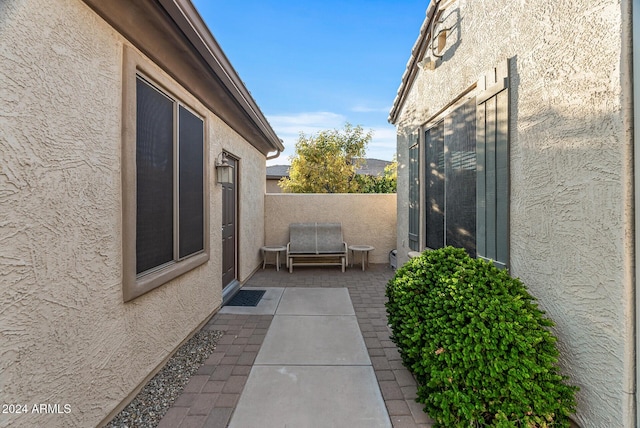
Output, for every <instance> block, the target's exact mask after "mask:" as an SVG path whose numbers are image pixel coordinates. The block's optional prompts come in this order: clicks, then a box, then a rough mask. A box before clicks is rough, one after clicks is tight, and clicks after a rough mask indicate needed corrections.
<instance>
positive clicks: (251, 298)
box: [225, 290, 267, 306]
mask: <svg viewBox="0 0 640 428" xmlns="http://www.w3.org/2000/svg"><path fill="white" fill-rule="evenodd" d="M266 291H267V290H240V291H238V292H237V293H236V295H235V296H233V298H232V299H231V300H229V303H227V304H226V305H225V306H258V302H260V299H262V296H263V295H264V293H265V292H266Z"/></svg>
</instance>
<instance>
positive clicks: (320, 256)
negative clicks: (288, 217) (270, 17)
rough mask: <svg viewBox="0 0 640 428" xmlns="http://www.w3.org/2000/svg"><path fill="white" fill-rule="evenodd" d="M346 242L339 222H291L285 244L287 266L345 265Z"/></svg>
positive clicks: (290, 267)
mask: <svg viewBox="0 0 640 428" xmlns="http://www.w3.org/2000/svg"><path fill="white" fill-rule="evenodd" d="M347 257H348V255H347V244H346V242H344V241H343V240H342V225H341V224H340V223H291V224H290V225H289V243H288V244H287V266H288V267H289V273H291V272H293V266H294V265H295V266H312V265H324V266H342V272H344V269H345V266H346V265H347Z"/></svg>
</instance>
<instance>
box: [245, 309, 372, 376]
mask: <svg viewBox="0 0 640 428" xmlns="http://www.w3.org/2000/svg"><path fill="white" fill-rule="evenodd" d="M255 364H283V365H300V364H306V365H369V364H371V361H370V360H369V355H368V353H367V348H366V346H365V344H364V341H363V340H362V335H361V333H360V330H359V328H358V322H357V320H356V317H355V316H344V315H334V316H301V315H297V316H291V315H280V316H278V315H277V316H275V317H274V319H273V322H272V323H271V328H270V329H269V332H268V333H267V337H266V338H265V340H264V343H263V344H262V348H261V349H260V352H259V353H258V357H257V358H256V361H255Z"/></svg>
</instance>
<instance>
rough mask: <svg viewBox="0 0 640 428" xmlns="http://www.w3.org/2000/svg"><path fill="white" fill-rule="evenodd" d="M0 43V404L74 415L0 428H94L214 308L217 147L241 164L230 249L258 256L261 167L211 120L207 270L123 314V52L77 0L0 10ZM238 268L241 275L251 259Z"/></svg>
mask: <svg viewBox="0 0 640 428" xmlns="http://www.w3.org/2000/svg"><path fill="white" fill-rule="evenodd" d="M0 40H2V43H0V82H2V84H1V85H0V153H1V157H2V162H0V213H1V214H0V403H15V404H26V405H28V406H32V405H34V404H40V403H48V404H60V405H64V404H69V405H70V410H71V412H70V413H69V414H62V415H59V414H49V415H37V414H27V415H7V414H1V415H0V427H8V426H11V427H33V426H47V427H68V426H78V427H80V426H82V427H87V426H95V425H97V424H98V423H99V422H100V421H101V420H102V419H103V418H105V417H106V416H107V415H108V414H109V412H111V411H112V410H113V409H114V408H115V407H116V406H118V405H119V403H120V402H121V401H122V400H123V399H125V398H126V397H127V396H128V395H129V394H130V393H131V392H132V391H133V390H134V389H135V388H136V387H137V386H138V385H139V384H140V382H142V381H143V380H144V378H145V377H146V376H147V375H148V374H149V373H151V372H152V371H153V370H154V369H155V368H156V367H157V366H158V364H160V363H161V362H162V361H163V360H164V359H165V358H166V357H167V356H168V355H169V354H170V353H171V352H172V351H173V350H174V349H175V348H176V347H177V346H178V345H179V344H180V343H181V342H182V341H183V340H184V339H185V338H186V337H187V336H188V335H189V334H190V333H191V332H192V331H193V330H194V329H195V328H196V327H197V326H198V325H200V323H202V322H203V321H204V320H206V319H207V317H208V316H210V315H211V314H212V313H213V312H214V311H215V310H216V309H217V307H218V306H219V305H220V303H221V300H222V297H221V295H222V291H221V280H220V278H221V267H220V242H221V232H220V224H221V207H220V202H221V191H220V186H218V185H216V184H215V172H214V168H213V162H214V161H215V158H216V156H217V155H218V154H219V153H220V150H221V148H223V147H224V148H226V149H228V150H229V151H230V152H231V153H234V154H235V155H237V156H238V157H240V158H241V165H243V166H244V168H243V169H242V171H243V172H242V177H241V179H242V184H241V188H242V189H243V191H242V192H241V197H240V204H241V206H242V207H243V208H246V209H247V210H248V211H247V212H246V213H245V212H244V211H243V213H242V214H241V221H242V223H243V224H245V225H248V226H249V227H250V229H249V231H247V232H244V233H243V234H242V235H243V237H242V238H241V240H240V251H241V252H242V251H243V247H245V246H248V247H251V248H250V249H249V250H247V251H248V252H249V253H253V254H257V252H258V250H257V249H256V247H257V248H259V246H260V245H262V240H263V236H264V231H263V221H264V220H263V200H262V198H263V196H262V195H263V193H264V177H265V167H264V157H262V158H261V159H260V156H259V154H258V153H257V152H256V151H255V150H254V149H253V148H252V147H250V146H249V145H248V144H247V143H246V142H244V140H242V139H241V138H240V137H239V136H238V135H237V134H236V133H235V132H233V131H231V130H230V129H229V128H228V127H227V126H226V125H225V124H224V123H223V122H222V121H220V120H219V119H217V118H216V117H215V116H213V115H212V114H209V115H208V117H207V124H208V127H209V130H208V131H209V142H208V144H209V152H210V162H211V165H209V166H208V167H207V168H208V171H209V174H210V207H209V212H210V228H209V229H210V240H211V259H210V261H209V262H208V263H206V264H205V265H202V266H200V267H198V268H196V269H195V270H193V271H190V272H188V273H186V274H185V275H183V276H181V277H179V278H177V279H175V280H173V281H171V282H170V283H168V284H165V285H163V286H161V287H159V288H157V289H155V290H153V291H151V292H149V293H147V294H145V295H143V296H141V297H139V298H137V299H135V300H133V301H132V302H129V303H126V304H125V303H123V302H122V220H121V216H122V203H121V189H122V187H121V165H120V156H121V112H122V52H123V45H124V44H126V43H127V42H126V41H125V40H124V39H123V38H122V37H121V36H120V35H119V34H117V33H116V32H115V31H114V30H113V29H112V28H111V27H110V26H109V25H108V24H107V23H105V22H104V21H103V20H102V19H100V18H99V17H98V16H97V15H96V14H94V13H93V12H92V11H91V10H90V9H89V8H88V7H86V6H85V5H84V3H82V2H80V1H79V0H6V1H2V2H0ZM245 200H249V201H253V202H245ZM254 235H256V236H258V238H255V237H252V236H254ZM242 263H243V264H242V266H241V268H240V272H241V275H242V276H246V275H248V273H249V272H250V271H251V270H253V269H254V268H255V267H256V266H257V265H258V263H259V260H258V256H257V255H256V256H255V257H246V258H244V260H243V262H242ZM29 411H31V407H29Z"/></svg>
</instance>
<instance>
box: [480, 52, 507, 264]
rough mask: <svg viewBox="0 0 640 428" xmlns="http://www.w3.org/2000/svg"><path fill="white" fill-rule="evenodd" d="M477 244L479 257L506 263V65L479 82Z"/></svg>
mask: <svg viewBox="0 0 640 428" xmlns="http://www.w3.org/2000/svg"><path fill="white" fill-rule="evenodd" d="M478 89H479V90H478V96H477V98H476V103H477V126H476V144H477V146H476V153H477V162H478V163H477V168H478V173H477V182H476V199H477V214H476V234H477V235H476V246H477V252H478V257H481V258H484V259H487V260H492V261H493V262H494V263H495V264H496V266H499V267H501V268H507V267H508V265H509V67H508V62H507V61H504V62H503V63H502V64H500V65H499V66H498V67H497V68H495V69H494V70H492V71H491V72H490V73H488V74H487V75H485V76H483V77H482V78H481V79H480V81H479V82H478Z"/></svg>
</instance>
